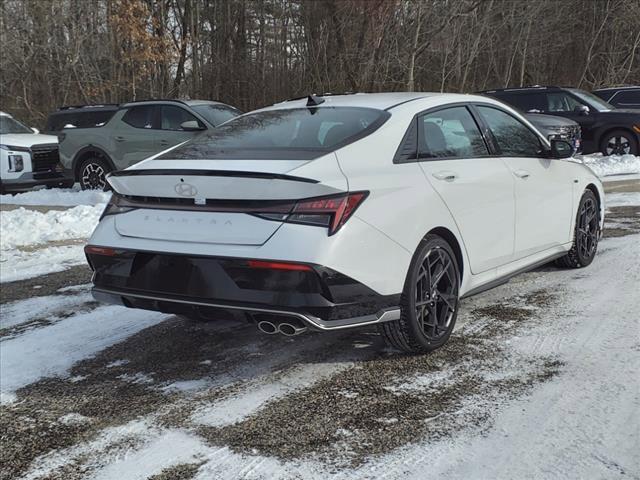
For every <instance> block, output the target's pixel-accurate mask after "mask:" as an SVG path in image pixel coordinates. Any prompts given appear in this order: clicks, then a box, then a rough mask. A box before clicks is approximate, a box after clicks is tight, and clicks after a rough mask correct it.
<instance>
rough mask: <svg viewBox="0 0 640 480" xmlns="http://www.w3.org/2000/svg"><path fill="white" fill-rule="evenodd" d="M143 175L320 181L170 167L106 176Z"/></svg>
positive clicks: (120, 172) (114, 173) (316, 181)
mask: <svg viewBox="0 0 640 480" xmlns="http://www.w3.org/2000/svg"><path fill="white" fill-rule="evenodd" d="M145 175H147V176H148V175H178V176H179V175H196V176H200V177H239V178H264V179H267V180H289V181H292V182H304V183H320V182H319V181H318V180H314V179H312V178H305V177H296V176H294V175H285V174H283V173H269V172H246V171H240V170H187V169H170V168H154V169H146V170H143V169H140V170H118V171H115V172H111V173H110V174H109V175H108V177H137V176H145Z"/></svg>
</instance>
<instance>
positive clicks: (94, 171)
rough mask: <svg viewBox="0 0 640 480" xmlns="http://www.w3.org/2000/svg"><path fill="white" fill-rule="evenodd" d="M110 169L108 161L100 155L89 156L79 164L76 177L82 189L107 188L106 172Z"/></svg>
mask: <svg viewBox="0 0 640 480" xmlns="http://www.w3.org/2000/svg"><path fill="white" fill-rule="evenodd" d="M110 171H111V166H110V165H109V162H107V161H106V160H104V159H102V158H100V157H97V156H95V157H90V158H87V159H86V160H83V162H82V163H81V164H80V169H79V172H78V179H79V181H80V187H81V188H82V190H108V189H109V184H108V183H107V179H106V176H107V173H109V172H110Z"/></svg>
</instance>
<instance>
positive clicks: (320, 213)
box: [253, 192, 369, 235]
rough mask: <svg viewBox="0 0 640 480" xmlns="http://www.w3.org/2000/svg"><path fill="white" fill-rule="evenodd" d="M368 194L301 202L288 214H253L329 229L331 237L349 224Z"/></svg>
mask: <svg viewBox="0 0 640 480" xmlns="http://www.w3.org/2000/svg"><path fill="white" fill-rule="evenodd" d="M368 194H369V192H350V193H342V194H339V195H331V196H326V197H315V198H308V199H305V200H299V201H297V202H296V203H295V205H294V206H293V208H292V209H291V210H290V211H289V212H288V213H287V214H280V215H276V214H274V213H266V212H253V213H254V215H257V216H260V217H263V218H267V219H269V220H279V221H284V222H287V223H300V224H303V225H316V226H319V227H327V229H328V230H329V235H333V234H334V233H336V232H337V231H338V230H340V228H341V227H342V226H343V225H344V224H345V223H347V220H349V218H350V217H351V215H353V212H355V211H356V209H357V208H358V207H359V206H360V204H361V203H362V202H363V201H364V199H365V198H367V195H368Z"/></svg>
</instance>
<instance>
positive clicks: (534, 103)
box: [496, 92, 547, 113]
mask: <svg viewBox="0 0 640 480" xmlns="http://www.w3.org/2000/svg"><path fill="white" fill-rule="evenodd" d="M496 98H498V99H499V100H502V101H503V102H505V103H508V104H509V105H511V106H512V107H515V108H517V109H518V110H521V111H523V112H531V113H536V112H544V111H545V110H546V108H547V105H546V99H545V95H544V93H542V92H527V93H501V94H500V95H499V96H496Z"/></svg>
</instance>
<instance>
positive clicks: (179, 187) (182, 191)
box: [174, 183, 198, 197]
mask: <svg viewBox="0 0 640 480" xmlns="http://www.w3.org/2000/svg"><path fill="white" fill-rule="evenodd" d="M174 188H175V191H176V193H177V194H178V195H181V196H183V197H195V196H196V193H198V189H197V188H196V187H194V186H193V185H191V184H190V183H178V184H176V186H175V187H174Z"/></svg>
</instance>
